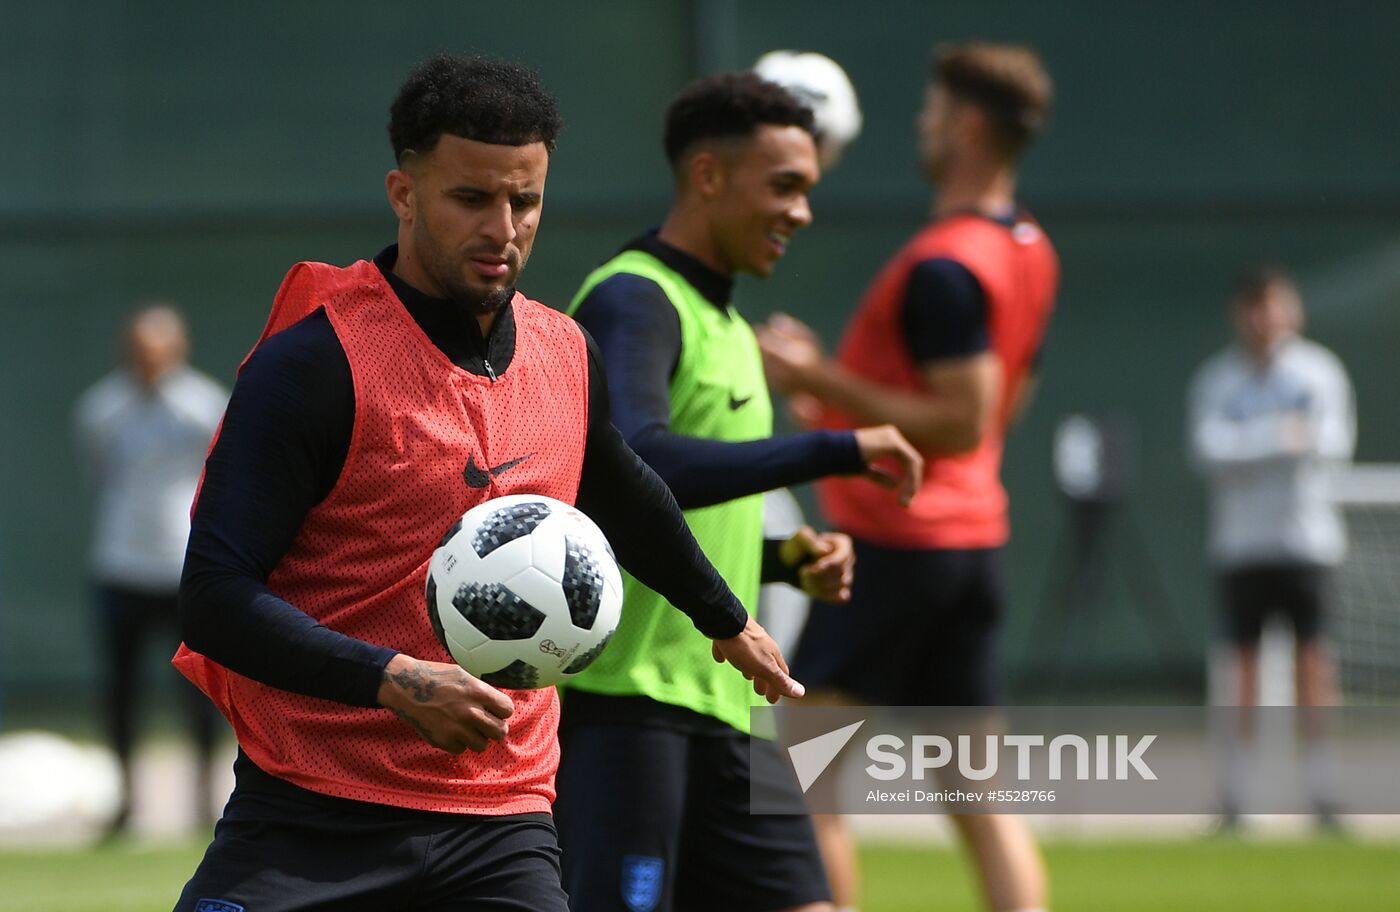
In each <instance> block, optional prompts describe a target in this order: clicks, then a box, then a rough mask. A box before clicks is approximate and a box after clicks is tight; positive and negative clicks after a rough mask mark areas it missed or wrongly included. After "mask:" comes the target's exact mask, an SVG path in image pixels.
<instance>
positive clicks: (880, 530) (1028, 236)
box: [760, 43, 1059, 912]
mask: <svg viewBox="0 0 1400 912" xmlns="http://www.w3.org/2000/svg"><path fill="white" fill-rule="evenodd" d="M1050 98H1051V84H1050V79H1049V77H1048V76H1047V75H1046V73H1045V71H1044V69H1043V68H1042V66H1041V64H1040V61H1039V60H1038V59H1037V57H1036V56H1035V54H1034V53H1033V52H1031V51H1030V50H1028V49H1025V48H1021V47H1011V46H1003V45H991V44H981V43H970V44H962V45H955V46H946V47H940V48H939V49H937V52H936V53H935V56H934V61H933V72H932V80H931V81H930V83H929V86H928V89H927V92H926V95H925V103H924V108H923V111H922V112H921V113H920V115H919V118H918V128H919V145H920V153H921V158H922V161H923V165H924V169H925V172H926V174H927V176H928V177H929V178H930V179H931V180H932V181H933V182H934V183H935V184H936V185H937V192H936V194H935V197H934V203H933V220H932V222H931V223H930V224H929V225H928V226H926V227H925V228H924V229H922V230H921V231H920V232H919V233H918V234H917V235H915V236H914V238H913V239H912V240H910V241H909V242H908V243H907V244H906V245H905V246H904V247H903V248H902V249H901V250H900V251H899V252H898V253H896V254H895V256H894V258H893V259H891V260H890V261H889V263H887V264H886V265H885V267H884V268H883V269H882V270H881V271H880V273H879V274H878V275H877V276H876V278H875V280H874V282H873V283H872V285H871V286H870V288H869V290H868V291H867V292H866V295H865V298H864V299H863V300H862V302H861V304H860V306H859V308H858V309H857V311H856V313H855V315H854V317H853V318H852V319H851V322H850V324H849V325H848V326H847V328H846V333H845V336H844V338H843V340H842V343H841V347H840V350H839V352H838V354H837V356H836V358H835V359H831V358H828V357H826V356H825V355H824V354H823V353H822V351H821V347H820V345H819V343H818V341H817V339H816V336H815V335H814V334H813V333H812V331H811V330H810V329H808V328H807V327H806V326H804V325H802V324H801V323H800V322H798V321H796V320H794V319H792V318H790V317H785V316H779V317H775V318H774V319H773V320H772V321H770V322H769V324H768V325H767V327H766V328H765V329H764V330H763V331H762V332H761V333H760V342H761V344H762V346H763V351H764V357H765V364H766V367H767V370H768V376H769V380H770V382H771V383H772V384H773V385H774V386H775V387H777V388H778V389H780V390H782V391H784V392H787V393H790V394H791V395H792V397H793V398H792V403H791V404H792V407H793V411H794V413H795V414H797V415H798V416H799V418H800V419H802V420H805V421H806V422H808V423H812V424H818V425H820V426H824V427H829V428H841V427H853V426H856V425H860V424H871V423H881V422H889V423H891V424H894V425H895V426H897V427H898V428H899V429H900V430H901V431H903V432H904V434H905V436H906V437H908V438H909V439H910V441H912V442H913V443H914V445H915V446H917V447H919V448H920V450H921V451H922V452H923V453H924V455H925V457H926V470H925V474H924V480H923V484H922V486H921V488H920V490H919V492H918V494H917V495H916V496H915V498H914V501H913V503H912V504H911V505H910V506H909V508H908V509H905V508H904V507H902V506H901V505H899V504H898V503H897V502H896V500H895V499H894V497H892V496H891V495H890V494H889V493H888V492H886V491H882V490H879V489H877V488H874V487H872V486H862V485H857V484H852V483H851V482H850V481H849V480H848V479H844V478H839V477H833V478H828V479H826V480H824V481H822V482H821V483H820V491H821V502H822V506H823V509H824V510H825V512H826V516H827V519H828V521H829V522H830V523H831V525H832V526H833V527H835V528H837V529H840V530H841V531H844V532H847V533H849V534H850V535H851V536H852V538H853V539H854V540H855V548H856V565H857V572H856V577H855V584H854V587H853V590H852V597H851V604H850V605H849V606H843V607H839V608H838V607H832V606H824V605H816V606H814V608H813V611H812V615H811V618H810V620H809V621H808V625H807V628H806V630H805V631H804V633H803V636H802V640H801V642H800V644H799V646H798V652H797V656H798V662H799V667H798V674H799V675H803V676H805V679H806V680H807V681H808V682H809V683H811V684H812V685H813V687H814V690H815V689H816V688H822V689H824V690H826V691H827V692H828V693H829V694H833V693H834V694H835V695H838V696H839V697H841V698H843V699H850V698H855V699H858V700H861V701H864V702H868V703H878V704H885V705H911V706H915V705H943V706H988V705H994V704H996V703H997V702H999V700H1000V694H999V689H998V682H999V677H1000V676H999V673H998V667H997V659H996V640H997V632H998V629H999V625H1000V620H1001V616H1002V611H1003V602H1004V598H1005V587H1004V584H1003V580H1002V572H1001V549H1002V546H1003V545H1005V543H1006V541H1007V537H1008V526H1007V503H1006V492H1005V490H1004V488H1003V487H1002V484H1001V479H1000V470H1001V456H1002V444H1003V440H1004V438H1005V434H1006V431H1007V429H1008V427H1009V426H1010V425H1011V424H1012V422H1013V421H1014V420H1015V418H1016V416H1017V414H1018V413H1019V412H1020V411H1021V409H1022V408H1023V407H1024V405H1025V403H1026V401H1027V399H1028V398H1029V395H1030V390H1031V387H1032V385H1033V379H1034V373H1035V365H1036V360H1037V357H1038V355H1039V352H1040V346H1041V342H1042V339H1043V337H1044V334H1045V329H1046V325H1047V323H1048V321H1049V318H1050V312H1051V309H1052V307H1053V304H1054V298H1055V291H1056V286H1057V284H1058V281H1059V263H1058V260H1057V258H1056V255H1055V251H1054V248H1053V247H1051V245H1050V241H1049V239H1048V238H1047V237H1046V236H1045V232H1044V231H1043V230H1042V229H1041V228H1040V226H1039V225H1038V224H1037V223H1036V221H1035V220H1034V219H1033V218H1032V217H1031V216H1030V215H1029V214H1028V213H1026V212H1025V211H1024V210H1022V209H1021V208H1020V207H1019V206H1018V205H1017V204H1016V197H1015V191H1016V169H1017V162H1018V160H1019V158H1020V155H1021V153H1022V152H1023V151H1025V149H1026V147H1027V146H1028V145H1029V144H1030V142H1031V140H1032V139H1034V137H1035V136H1036V135H1037V134H1038V133H1039V131H1040V129H1041V126H1042V124H1043V122H1044V120H1045V117H1046V114H1047V112H1048V109H1049V105H1050ZM954 821H955V823H956V824H957V826H958V829H959V831H960V833H961V834H962V836H963V837H964V839H965V840H966V841H967V843H968V845H969V847H970V848H971V849H972V851H973V852H974V854H975V856H976V858H977V860H978V863H979V867H980V869H981V874H982V879H983V885H984V888H985V890H986V892H987V896H988V899H989V904H990V906H991V907H992V908H993V909H995V910H999V912H1002V910H1025V909H1038V908H1043V907H1044V906H1045V902H1046V899H1045V894H1046V888H1045V876H1044V872H1043V866H1042V863H1041V861H1040V858H1039V855H1038V853H1037V851H1036V848H1035V843H1034V841H1033V839H1032V837H1031V835H1030V833H1029V830H1027V828H1026V826H1025V824H1024V822H1023V821H1022V820H1021V819H1020V818H1017V817H1009V816H1003V815H959V816H955V817H954ZM818 832H819V835H820V837H821V839H822V842H823V850H824V856H825V859H826V862H827V870H828V874H829V875H830V877H831V880H832V887H833V892H834V893H835V894H836V897H835V898H836V903H837V905H838V906H849V905H852V904H853V902H854V897H855V892H856V876H857V875H856V870H855V860H854V853H853V852H852V850H851V843H850V837H849V835H848V833H847V831H846V829H845V827H844V824H843V823H842V821H841V819H840V818H838V817H824V818H821V819H819V820H818Z"/></svg>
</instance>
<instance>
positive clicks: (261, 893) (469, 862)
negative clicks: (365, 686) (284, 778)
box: [175, 774, 568, 912]
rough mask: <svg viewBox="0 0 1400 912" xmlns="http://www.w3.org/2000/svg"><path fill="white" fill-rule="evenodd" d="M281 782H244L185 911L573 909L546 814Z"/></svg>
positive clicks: (187, 893)
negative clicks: (347, 796) (473, 811)
mask: <svg viewBox="0 0 1400 912" xmlns="http://www.w3.org/2000/svg"><path fill="white" fill-rule="evenodd" d="M263 775H264V776H265V775H266V774H263ZM283 785H285V786H286V787H285V788H282V789H278V790H276V791H275V792H273V791H255V790H250V789H239V788H235V789H234V792H233V795H232V797H230V798H229V802H228V805H227V807H225V808H224V816H223V818H222V819H221V820H220V821H219V823H218V825H217V826H216V827H215V829H214V841H213V843H212V844H210V846H209V848H208V850H207V851H206V852H205V853H204V860H203V861H201V862H200V863H199V867H198V869H196V871H195V873H194V877H192V878H191V879H190V882H189V883H188V884H186V885H185V889H184V892H183V893H182V894H181V895H180V901H179V902H178V903H177V904H176V905H175V909H176V912H291V910H310V909H318V910H319V909H335V910H337V912H341V910H345V912H354V910H365V912H371V910H373V912H382V910H386V909H393V910H405V912H406V910H425V912H426V910H458V909H460V910H464V912H465V910H490V912H530V910H540V909H543V910H549V912H565V910H566V909H567V908H568V905H567V901H566V900H565V898H564V891H563V888H562V887H561V886H560V883H559V842H558V837H557V835H556V834H555V831H554V825H553V822H552V821H551V820H550V816H549V815H548V814H543V813H540V814H520V815H515V816H511V817H502V818H499V819H495V818H490V817H481V816H464V815H455V814H433V813H427V812H423V811H399V810H397V809H394V808H388V807H383V806H379V805H367V804H363V803H361V802H353V801H346V800H343V799H334V798H330V799H328V798H327V797H326V796H324V795H316V794H312V793H305V794H304V796H302V795H297V794H296V792H299V791H301V790H298V789H295V787H294V786H290V785H287V784H285V783H283Z"/></svg>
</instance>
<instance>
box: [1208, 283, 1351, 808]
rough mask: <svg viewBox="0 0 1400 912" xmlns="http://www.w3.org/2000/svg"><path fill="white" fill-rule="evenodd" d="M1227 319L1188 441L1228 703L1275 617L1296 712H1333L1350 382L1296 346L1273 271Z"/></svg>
mask: <svg viewBox="0 0 1400 912" xmlns="http://www.w3.org/2000/svg"><path fill="white" fill-rule="evenodd" d="M1230 311H1231V316H1232V318H1233V321H1234V330H1235V342H1234V344H1232V345H1230V346H1229V347H1227V348H1226V349H1225V350H1224V351H1221V352H1219V353H1218V354H1216V355H1214V356H1213V357H1211V358H1210V360H1208V361H1207V362H1206V363H1205V364H1204V365H1202V366H1201V368H1200V370H1199V371H1198V372H1197V373H1196V376H1195V378H1194V380H1193V382H1192V384H1191V390H1190V402H1189V415H1190V417H1189V420H1190V428H1189V439H1190V446H1191V454H1192V457H1193V459H1194V461H1195V464H1196V466H1197V467H1198V468H1199V470H1200V472H1201V474H1202V475H1203V476H1204V478H1205V480H1206V484H1207V486H1208V488H1209V495H1210V514H1211V519H1210V535H1209V542H1208V553H1209V557H1210V560H1211V563H1212V564H1213V565H1214V567H1215V569H1216V571H1217V573H1218V574H1219V577H1220V585H1221V591H1222V594H1223V596H1224V609H1225V616H1224V634H1225V637H1226V639H1227V640H1228V642H1229V644H1230V647H1231V650H1232V652H1233V658H1234V660H1235V662H1234V665H1235V680H1234V682H1233V683H1234V703H1235V705H1237V706H1254V705H1255V704H1257V703H1258V680H1259V641H1260V635H1261V633H1262V632H1263V628H1264V624H1265V621H1266V620H1267V619H1269V618H1270V617H1272V616H1275V615H1278V616H1282V617H1283V618H1286V619H1287V621H1288V623H1289V624H1290V625H1291V627H1292V628H1293V635H1294V643H1295V647H1294V683H1295V685H1296V700H1297V705H1298V706H1330V705H1333V704H1335V703H1336V702H1337V683H1336V674H1335V669H1334V668H1333V664H1332V660H1331V657H1330V655H1329V654H1328V650H1327V644H1326V641H1325V639H1324V637H1323V619H1324V616H1325V615H1326V613H1327V611H1326V603H1327V596H1328V584H1329V575H1330V570H1331V569H1332V568H1333V567H1335V566H1336V565H1337V564H1339V563H1340V562H1341V561H1342V559H1343V557H1345V555H1346V533H1345V529H1344V527H1343V525H1342V520H1341V516H1340V514H1339V513H1338V511H1337V509H1336V507H1335V506H1334V505H1333V504H1332V501H1331V497H1330V480H1331V476H1332V475H1333V473H1334V472H1335V471H1336V470H1337V469H1338V468H1340V467H1342V466H1344V465H1345V464H1347V463H1348V462H1350V460H1351V456H1352V450H1353V449H1354V447H1355V445H1356V414H1355V406H1354V397H1353V394H1352V387H1351V381H1350V380H1349V379H1348V378H1347V372H1346V369H1345V368H1344V367H1343V366H1342V362H1341V361H1340V360H1339V359H1338V358H1337V356H1336V355H1334V354H1333V353H1332V352H1330V351H1328V350H1327V349H1326V348H1323V347H1322V346H1321V345H1318V344H1317V343H1316V342H1312V341H1309V340H1307V339H1305V338H1303V337H1302V335H1301V331H1302V328H1303V301H1302V297H1301V296H1300V295H1299V293H1298V288H1297V285H1296V284H1295V283H1294V281H1293V279H1292V278H1291V277H1290V276H1289V275H1288V273H1287V272H1285V271H1284V270H1283V269H1282V268H1280V267H1278V266H1275V265H1263V266H1256V267H1254V268H1251V269H1249V270H1247V271H1246V272H1244V273H1243V274H1242V275H1241V276H1240V278H1239V279H1238V281H1237V283H1236V287H1235V291H1234V294H1233V295H1232V296H1231V300H1230ZM1305 734H1306V733H1305ZM1309 740H1310V742H1311V743H1310V744H1309V746H1308V747H1307V748H1306V749H1305V752H1304V758H1303V762H1304V775H1305V778H1306V781H1307V784H1308V788H1309V790H1310V792H1311V795H1310V798H1311V800H1312V802H1313V804H1314V805H1315V807H1316V810H1317V812H1318V814H1319V815H1320V817H1321V818H1322V819H1323V820H1324V821H1325V822H1330V821H1331V809H1330V807H1329V806H1328V804H1329V802H1328V799H1327V784H1326V780H1327V777H1326V774H1325V772H1324V770H1325V766H1326V763H1325V757H1324V754H1323V749H1322V743H1321V740H1320V739H1319V738H1310V739H1309ZM1240 757H1241V755H1240V754H1238V753H1236V754H1235V755H1234V756H1233V757H1232V762H1231V768H1230V769H1228V770H1227V774H1226V795H1225V799H1224V805H1225V807H1224V823H1225V825H1226V826H1227V827H1228V826H1233V825H1234V823H1235V822H1236V818H1237V811H1238V807H1237V801H1238V796H1239V795H1240V794H1241V792H1242V789H1243V782H1244V780H1245V779H1246V778H1247V771H1246V770H1245V769H1244V768H1243V763H1242V761H1241V759H1240Z"/></svg>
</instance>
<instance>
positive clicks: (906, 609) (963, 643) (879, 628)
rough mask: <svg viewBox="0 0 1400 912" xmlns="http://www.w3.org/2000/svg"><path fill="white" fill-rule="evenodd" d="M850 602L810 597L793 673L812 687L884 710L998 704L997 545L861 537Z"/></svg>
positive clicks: (1000, 605) (1001, 593)
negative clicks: (935, 545) (945, 545)
mask: <svg viewBox="0 0 1400 912" xmlns="http://www.w3.org/2000/svg"><path fill="white" fill-rule="evenodd" d="M855 551H856V569H855V583H854V585H853V586H852V587H851V601H850V603H849V604H845V605H831V604H825V603H822V602H813V604H812V611H811V614H810V615H808V618H807V626H806V627H805V628H804V629H803V631H802V637H801V639H800V640H799V641H798V644H797V651H796V654H795V656H794V659H793V663H792V673H793V676H794V677H795V678H797V680H799V681H801V682H802V683H803V684H804V685H806V687H807V688H808V689H809V690H815V689H818V688H822V689H832V690H838V691H841V692H843V693H845V694H847V695H848V696H851V697H854V698H856V699H857V700H860V701H862V702H864V703H870V704H875V705H882V706H994V705H996V704H998V703H1000V702H1001V689H1000V688H1001V685H1000V669H999V659H998V649H997V638H998V634H999V632H1000V628H1001V618H1002V614H1003V611H1004V606H1005V602H1006V584H1005V581H1004V580H1003V578H1002V566H1001V560H1002V557H1001V549H1000V548H972V549H929V550H904V549H898V548H883V547H880V546H878V545H872V544H870V543H868V542H863V541H860V540H857V541H856V542H855Z"/></svg>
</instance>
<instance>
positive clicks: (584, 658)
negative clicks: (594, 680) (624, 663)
mask: <svg viewBox="0 0 1400 912" xmlns="http://www.w3.org/2000/svg"><path fill="white" fill-rule="evenodd" d="M616 632H617V631H616V630H614V631H613V633H616ZM612 638H613V635H612V633H610V634H608V635H607V636H605V637H603V641H602V642H601V643H599V644H598V645H597V646H594V647H593V648H592V649H589V650H588V651H586V652H581V653H579V654H578V655H576V656H574V660H573V661H572V662H570V663H569V667H568V668H565V669H564V674H566V675H571V674H578V673H579V672H580V671H583V670H584V669H585V668H587V667H588V666H589V665H592V664H593V660H594V659H596V658H598V656H600V655H602V654H603V650H604V649H606V648H607V647H608V640H611V639H612Z"/></svg>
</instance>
